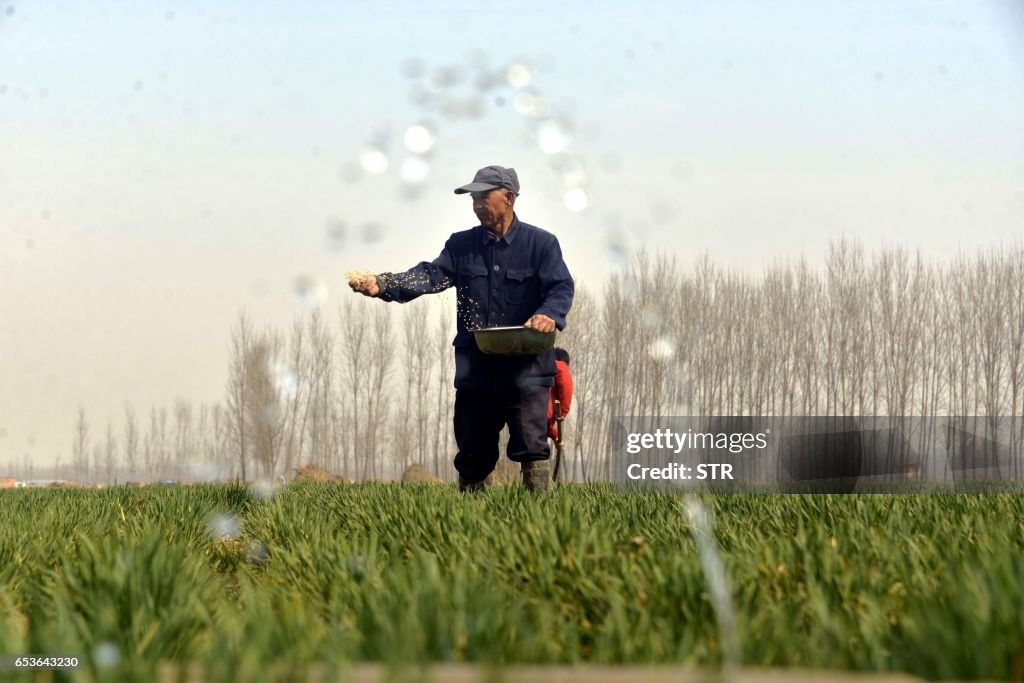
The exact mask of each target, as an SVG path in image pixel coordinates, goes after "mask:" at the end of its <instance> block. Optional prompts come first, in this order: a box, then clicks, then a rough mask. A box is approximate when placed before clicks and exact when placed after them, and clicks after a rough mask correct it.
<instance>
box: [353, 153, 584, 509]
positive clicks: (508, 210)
mask: <svg viewBox="0 0 1024 683" xmlns="http://www.w3.org/2000/svg"><path fill="white" fill-rule="evenodd" d="M455 194H469V195H470V197H471V198H472V200H473V212H474V213H475V214H476V216H477V219H478V220H479V221H480V225H478V226H476V227H474V228H470V229H469V230H463V231H461V232H457V233H454V234H453V235H452V236H451V237H449V238H448V241H447V242H446V243H445V245H444V249H443V250H442V251H441V254H440V256H438V257H437V258H436V259H434V260H433V261H430V262H426V261H424V262H421V263H419V264H417V265H415V266H413V267H412V268H410V269H409V270H407V271H405V272H404V273H380V274H378V275H362V276H356V277H353V278H351V279H350V280H349V285H350V286H351V287H352V289H353V290H355V291H357V292H360V293H362V294H365V295H366V296H371V297H379V298H380V299H382V300H384V301H397V302H399V303H405V302H407V301H412V300H413V299H415V298H417V297H418V296H420V295H422V294H433V293H437V292H441V291H444V290H445V289H448V288H449V287H452V286H454V287H456V290H457V302H458V316H457V318H458V320H457V333H456V335H455V340H454V342H453V343H452V344H453V346H454V347H455V390H456V391H455V419H454V426H455V442H456V444H457V446H458V454H456V456H455V469H456V470H457V471H458V473H459V488H460V489H461V490H463V491H465V490H478V489H481V488H482V487H483V485H484V480H485V479H486V478H487V475H489V474H490V473H491V472H492V471H493V470H494V467H495V465H497V463H498V457H499V455H498V435H499V434H500V432H501V429H502V427H504V426H505V425H506V424H507V425H508V427H509V442H508V449H507V455H508V457H509V459H510V460H512V461H514V462H518V463H520V464H521V466H522V476H523V484H524V486H526V487H527V488H528V489H530V490H531V491H546V490H547V489H548V486H549V484H550V481H551V469H550V464H549V458H550V455H551V454H550V450H549V447H548V441H547V407H548V398H549V393H550V387H551V386H552V385H553V384H554V375H555V353H554V350H550V351H547V352H545V353H542V354H540V355H535V356H492V355H485V354H483V353H482V352H481V351H480V350H479V349H478V348H477V346H476V340H475V338H474V337H473V334H472V330H474V329H479V328H484V327H504V326H510V325H523V326H525V327H531V328H534V329H536V330H538V331H540V332H551V331H553V330H555V329H556V328H557V329H559V330H561V329H564V328H565V316H566V315H567V314H568V313H569V308H570V307H571V306H572V297H573V293H574V285H573V279H572V275H570V274H569V269H568V268H567V267H566V265H565V261H563V260H562V250H561V248H560V247H559V245H558V239H557V238H556V237H555V236H554V235H552V234H551V233H549V232H547V231H545V230H541V229H540V228H537V227H535V226H533V225H529V224H528V223H524V222H522V221H520V220H519V217H518V216H517V215H516V213H515V202H516V199H517V198H518V196H519V177H518V176H517V175H516V172H515V169H512V168H504V167H502V166H487V167H485V168H482V169H480V170H479V171H477V173H476V175H475V176H474V177H473V182H471V183H469V184H468V185H463V186H462V187H460V188H457V189H456V190H455Z"/></svg>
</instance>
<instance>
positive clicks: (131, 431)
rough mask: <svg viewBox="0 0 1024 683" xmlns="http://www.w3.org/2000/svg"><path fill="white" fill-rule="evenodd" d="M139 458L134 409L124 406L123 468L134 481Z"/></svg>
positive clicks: (130, 406)
mask: <svg viewBox="0 0 1024 683" xmlns="http://www.w3.org/2000/svg"><path fill="white" fill-rule="evenodd" d="M138 458H139V425H138V422H137V421H136V419H135V408H133V407H132V405H131V404H130V403H129V404H125V406H124V466H125V468H126V469H127V470H128V476H129V477H130V478H131V479H135V477H136V475H137V471H138Z"/></svg>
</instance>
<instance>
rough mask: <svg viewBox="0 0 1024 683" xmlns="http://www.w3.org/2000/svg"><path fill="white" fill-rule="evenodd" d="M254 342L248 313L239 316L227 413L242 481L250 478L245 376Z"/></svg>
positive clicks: (236, 324) (230, 371) (232, 332)
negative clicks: (247, 357)
mask: <svg viewBox="0 0 1024 683" xmlns="http://www.w3.org/2000/svg"><path fill="white" fill-rule="evenodd" d="M252 343H253V330H252V323H251V322H250V321H249V318H248V316H247V315H246V314H245V312H240V313H239V314H238V320H237V321H236V323H235V327H234V329H233V330H232V331H231V346H230V349H229V354H230V361H229V363H230V365H229V368H228V385H227V400H226V404H227V413H228V417H229V419H230V432H229V433H230V435H231V443H232V450H233V451H234V457H235V461H236V462H237V463H238V471H239V474H240V475H241V478H242V480H243V481H245V480H246V479H247V465H248V461H249V458H250V454H249V450H250V445H249V441H250V436H249V429H248V422H247V420H246V395H247V393H248V391H249V387H248V384H247V382H248V375H247V374H246V355H247V354H248V352H249V348H250V346H251V344H252Z"/></svg>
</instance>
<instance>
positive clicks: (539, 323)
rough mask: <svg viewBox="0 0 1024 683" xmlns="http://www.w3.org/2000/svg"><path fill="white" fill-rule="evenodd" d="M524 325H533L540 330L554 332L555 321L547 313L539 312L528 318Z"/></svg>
mask: <svg viewBox="0 0 1024 683" xmlns="http://www.w3.org/2000/svg"><path fill="white" fill-rule="evenodd" d="M523 327H532V328H533V329H535V330H537V331H538V332H554V331H555V321H554V320H552V319H551V318H549V317H547V316H546V315H542V314H540V313H537V314H536V315H534V316H533V317H532V318H530V319H529V320H527V321H526V323H525V324H524V325H523Z"/></svg>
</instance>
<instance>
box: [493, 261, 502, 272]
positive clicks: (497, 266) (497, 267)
mask: <svg viewBox="0 0 1024 683" xmlns="http://www.w3.org/2000/svg"><path fill="white" fill-rule="evenodd" d="M499 270H501V266H499V265H498V264H497V263H495V264H494V272H495V273H497V272H498V271H499Z"/></svg>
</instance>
